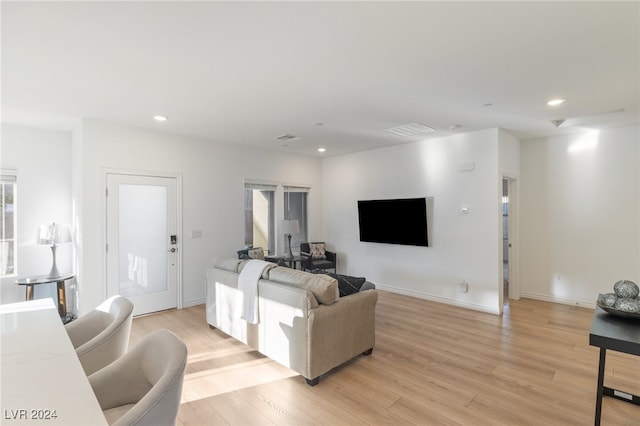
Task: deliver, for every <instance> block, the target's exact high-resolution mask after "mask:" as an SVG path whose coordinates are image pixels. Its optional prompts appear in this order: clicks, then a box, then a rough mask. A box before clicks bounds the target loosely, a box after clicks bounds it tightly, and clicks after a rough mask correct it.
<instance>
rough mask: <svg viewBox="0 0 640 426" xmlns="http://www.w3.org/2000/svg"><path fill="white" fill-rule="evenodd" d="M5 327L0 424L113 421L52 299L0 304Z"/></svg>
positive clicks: (0, 371) (1, 322) (0, 342)
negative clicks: (88, 377) (79, 357)
mask: <svg viewBox="0 0 640 426" xmlns="http://www.w3.org/2000/svg"><path fill="white" fill-rule="evenodd" d="M0 329H1V332H2V334H1V340H0V352H1V354H2V362H1V369H0V375H1V382H2V392H1V394H0V423H2V424H3V425H26V424H40V425H43V424H46V425H83V426H91V425H106V424H107V421H106V419H105V418H104V415H103V414H102V410H101V409H100V405H99V403H98V400H97V399H96V396H95V394H94V393H93V390H92V389H91V385H90V384H89V380H88V379H87V376H86V375H85V373H84V370H83V369H82V365H80V360H79V359H78V357H77V356H76V352H75V350H74V348H73V345H72V344H71V340H69V336H68V335H67V332H66V331H65V329H64V326H63V324H62V322H61V321H60V317H59V316H58V311H57V309H56V307H55V306H54V304H53V300H52V299H39V300H31V301H28V302H20V303H12V304H7V305H0ZM54 416H55V417H54Z"/></svg>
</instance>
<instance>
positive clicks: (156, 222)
mask: <svg viewBox="0 0 640 426" xmlns="http://www.w3.org/2000/svg"><path fill="white" fill-rule="evenodd" d="M105 195H106V197H107V198H106V200H107V201H106V241H107V246H106V249H107V256H106V257H107V268H106V270H107V279H106V282H107V296H108V297H111V296H114V295H117V294H119V295H121V296H124V297H126V298H128V299H129V300H131V302H132V303H133V305H134V311H133V314H134V315H141V314H147V313H151V312H157V311H161V310H165V309H171V308H176V307H178V306H179V294H180V291H179V288H180V287H181V285H180V282H179V277H180V274H179V270H180V260H181V256H180V251H179V247H180V244H179V242H180V236H179V235H178V229H179V228H178V220H179V208H178V207H179V206H178V177H176V176H148V175H138V174H126V173H107V175H106V191H105Z"/></svg>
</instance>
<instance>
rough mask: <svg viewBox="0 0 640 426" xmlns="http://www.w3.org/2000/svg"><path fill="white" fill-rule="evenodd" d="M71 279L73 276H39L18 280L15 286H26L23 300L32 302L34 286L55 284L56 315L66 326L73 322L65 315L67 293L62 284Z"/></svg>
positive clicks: (69, 316)
mask: <svg viewBox="0 0 640 426" xmlns="http://www.w3.org/2000/svg"><path fill="white" fill-rule="evenodd" d="M71 278H73V274H66V275H61V276H59V277H54V278H50V277H47V276H45V275H40V276H37V277H27V278H20V279H19V280H17V281H16V284H18V285H24V286H26V295H25V299H26V300H33V286H34V285H39V284H50V283H56V285H57V286H58V314H60V318H61V319H62V322H63V323H65V324H66V323H68V322H69V321H71V320H73V316H72V315H68V314H67V291H66V289H65V286H64V282H65V281H67V280H70V279H71Z"/></svg>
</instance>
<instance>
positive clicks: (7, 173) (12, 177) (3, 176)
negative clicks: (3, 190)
mask: <svg viewBox="0 0 640 426" xmlns="http://www.w3.org/2000/svg"><path fill="white" fill-rule="evenodd" d="M17 181H18V171H17V170H14V169H0V182H2V183H16V182H17Z"/></svg>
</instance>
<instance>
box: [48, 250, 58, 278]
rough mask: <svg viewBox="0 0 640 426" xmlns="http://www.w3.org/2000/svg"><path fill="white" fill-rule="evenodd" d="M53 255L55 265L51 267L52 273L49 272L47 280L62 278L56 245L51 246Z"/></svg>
mask: <svg viewBox="0 0 640 426" xmlns="http://www.w3.org/2000/svg"><path fill="white" fill-rule="evenodd" d="M51 254H52V255H53V265H51V271H49V275H47V278H58V277H61V276H62V274H61V273H60V272H58V266H57V265H56V245H55V244H54V245H52V246H51Z"/></svg>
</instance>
